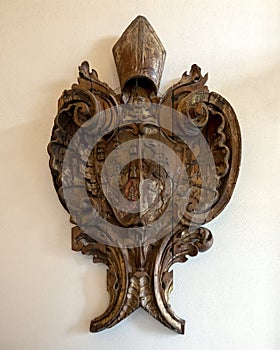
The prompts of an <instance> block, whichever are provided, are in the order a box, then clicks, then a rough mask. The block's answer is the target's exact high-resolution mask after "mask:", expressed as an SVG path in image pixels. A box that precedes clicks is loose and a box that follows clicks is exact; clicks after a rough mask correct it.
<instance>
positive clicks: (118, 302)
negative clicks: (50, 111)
mask: <svg viewBox="0 0 280 350" xmlns="http://www.w3.org/2000/svg"><path fill="white" fill-rule="evenodd" d="M113 55H114V59H115V63H116V67H117V71H118V76H119V80H120V86H121V91H120V92H118V93H117V92H116V91H114V90H112V89H111V88H110V87H109V86H108V85H107V84H106V83H104V82H101V81H100V80H99V78H98V75H97V73H96V71H95V70H90V67H89V64H88V62H83V63H82V64H81V66H80V67H79V78H78V84H74V85H73V86H72V88H71V89H70V90H65V91H64V92H63V93H62V96H61V97H60V99H59V101H58V114H57V116H56V118H55V122H54V127H53V131H52V135H51V141H50V143H49V145H48V152H49V155H50V169H51V173H52V177H53V182H54V186H55V189H56V191H57V193H58V197H59V200H60V202H61V203H62V205H63V207H64V208H65V209H66V210H67V211H68V212H69V214H70V221H71V223H72V224H73V225H74V226H73V228H72V249H73V250H74V251H80V252H82V254H85V255H89V256H92V258H93V262H95V263H99V262H100V263H104V264H106V265H107V268H108V270H107V289H108V293H109V295H110V302H109V306H108V308H107V309H106V311H105V312H104V313H103V314H102V315H101V316H99V317H97V318H95V319H93V320H92V321H91V325H90V331H91V332H98V331H101V330H103V329H105V328H110V327H112V326H114V325H116V324H117V323H119V322H120V321H121V320H123V319H124V318H126V317H127V316H129V315H130V314H131V313H132V312H133V311H134V310H136V309H137V308H139V307H141V308H143V309H144V310H146V311H147V312H148V313H149V314H150V315H151V316H153V317H154V318H156V319H157V320H158V321H160V322H161V323H162V324H163V325H165V326H166V327H168V328H170V329H171V330H173V331H175V332H177V333H181V334H182V333H184V325H185V321H184V320H182V319H181V318H179V317H178V316H176V314H175V313H174V311H173V310H172V308H171V305H170V303H169V295H170V293H171V291H172V284H173V271H172V270H171V266H172V265H173V264H174V263H176V262H185V261H187V259H188V258H189V257H193V256H195V255H197V254H198V253H199V252H204V251H206V250H208V249H209V248H210V247H211V245H212V243H213V236H212V234H211V232H210V231H209V229H207V228H206V227H205V224H206V223H207V222H209V221H211V220H212V219H214V218H215V217H216V216H217V215H218V214H219V213H220V212H221V211H222V210H223V209H224V207H225V206H226V204H227V203H228V202H229V200H230V198H231V195H232V192H233V189H234V186H235V183H236V180H237V176H238V171H239V165H240V157H241V136H240V129H239V125H238V121H237V118H236V115H235V112H234V110H233V108H232V107H231V105H230V104H229V103H228V102H227V101H226V100H225V99H224V98H223V97H222V96H220V95H219V94H217V93H215V92H209V90H208V88H207V86H206V85H205V84H206V81H207V78H208V76H207V74H206V75H202V74H201V69H200V68H199V67H198V66H197V65H195V64H194V65H192V67H191V69H190V71H189V72H185V73H184V74H183V75H182V78H181V79H180V80H179V81H178V82H177V83H176V84H174V85H173V86H171V87H170V88H169V89H168V90H167V91H166V92H165V93H164V94H163V95H160V94H159V93H158V88H159V84H160V80H161V75H162V72H163V68H164V63H165V56H166V52H165V49H164V47H163V45H162V44H161V42H160V40H159V38H158V36H157V34H156V33H155V31H154V30H153V28H152V27H151V25H150V24H149V22H148V21H147V20H146V18H144V17H142V16H138V17H137V18H136V19H135V20H134V21H133V22H132V23H131V24H130V25H129V27H128V28H127V29H126V30H125V32H124V33H123V34H122V36H121V37H120V39H119V40H118V42H117V43H116V44H115V46H114V47H113Z"/></svg>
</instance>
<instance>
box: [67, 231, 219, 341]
mask: <svg viewBox="0 0 280 350" xmlns="http://www.w3.org/2000/svg"><path fill="white" fill-rule="evenodd" d="M212 244H213V236H212V234H211V232H210V231H209V230H207V229H206V228H203V227H199V228H196V229H195V230H192V231H191V232H190V231H189V229H188V227H183V226H181V225H179V226H177V228H176V229H175V230H174V232H173V233H172V234H170V235H167V236H165V237H164V238H163V239H161V240H159V241H157V242H156V243H155V244H150V245H146V246H141V247H135V248H119V247H113V246H108V245H105V244H102V243H100V242H97V241H95V240H94V239H92V238H90V237H89V236H88V235H87V234H85V233H83V232H82V231H81V230H80V228H79V227H77V226H76V227H74V228H73V229H72V249H73V250H75V251H81V252H82V254H85V255H92V256H93V262H95V263H99V262H102V263H104V264H105V265H107V267H108V271H107V289H108V292H109V295H110V303H109V306H108V308H107V309H106V311H105V312H104V313H103V314H102V315H101V316H99V317H97V318H95V319H94V320H92V321H91V325H90V331H91V332H99V331H101V330H103V329H105V328H110V327H113V326H114V325H116V324H117V323H119V322H120V321H122V320H123V319H125V318H126V317H127V316H129V315H130V314H131V313H132V312H133V311H134V310H136V309H138V308H139V307H141V308H143V309H144V310H145V311H147V312H148V313H149V314H150V315H151V316H153V317H154V318H155V319H157V320H158V321H160V322H161V323H162V324H163V325H164V326H166V327H168V328H170V329H171V330H173V331H175V332H177V333H179V334H183V333H184V325H185V321H184V320H182V319H181V318H179V317H178V316H176V315H175V313H174V311H173V310H172V308H171V306H170V304H169V296H170V293H171V291H172V286H173V271H169V270H170V267H171V266H172V265H173V264H174V263H176V262H185V261H187V260H188V257H192V256H196V255H197V254H198V253H199V252H204V251H206V250H208V249H209V248H210V247H211V246H212Z"/></svg>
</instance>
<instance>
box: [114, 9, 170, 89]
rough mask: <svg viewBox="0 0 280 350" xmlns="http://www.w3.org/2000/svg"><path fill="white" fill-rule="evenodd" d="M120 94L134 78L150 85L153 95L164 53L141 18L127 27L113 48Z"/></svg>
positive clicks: (147, 23)
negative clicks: (148, 82)
mask: <svg viewBox="0 0 280 350" xmlns="http://www.w3.org/2000/svg"><path fill="white" fill-rule="evenodd" d="M113 55H114V59H115V63H116V66H117V71H118V75H119V79H120V84H121V89H122V91H123V90H124V89H125V86H126V85H127V83H128V82H131V81H133V80H135V79H136V78H138V80H139V81H140V84H141V79H144V80H145V81H147V80H148V81H150V82H151V83H152V84H151V85H152V89H153V90H154V91H155V92H157V90H158V87H159V84H160V80H161V75H162V72H163V67H164V62H165V56H166V52H165V49H164V47H163V45H162V43H161V42H160V40H159V38H158V36H157V34H156V32H155V31H154V29H153V28H152V26H151V25H150V23H149V22H148V21H147V19H146V18H145V17H143V16H138V17H136V18H135V19H134V21H132V22H131V23H130V25H129V26H128V27H127V29H126V30H125V31H124V33H123V34H122V36H121V37H120V39H119V40H118V41H117V43H116V44H115V46H114V47H113Z"/></svg>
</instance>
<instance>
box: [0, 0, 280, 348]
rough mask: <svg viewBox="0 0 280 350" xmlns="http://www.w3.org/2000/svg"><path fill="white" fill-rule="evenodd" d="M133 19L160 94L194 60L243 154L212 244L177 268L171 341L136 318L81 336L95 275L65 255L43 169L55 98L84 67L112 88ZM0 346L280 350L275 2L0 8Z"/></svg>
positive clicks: (100, 295)
mask: <svg viewBox="0 0 280 350" xmlns="http://www.w3.org/2000/svg"><path fill="white" fill-rule="evenodd" d="M138 14H142V15H145V16H146V17H147V18H148V20H149V21H150V23H151V24H152V25H153V27H154V28H155V30H156V31H157V33H158V35H159V37H160V38H161V40H162V42H163V44H164V46H165V48H166V50H167V54H168V56H167V61H166V68H165V72H164V75H163V79H162V85H161V91H164V90H165V89H166V88H167V87H168V86H169V85H170V84H171V83H173V82H175V80H177V79H179V78H180V76H181V74H182V73H183V72H184V71H185V70H186V69H188V70H189V68H190V66H191V64H192V63H197V64H199V65H200V66H201V67H202V70H203V72H204V73H205V72H207V71H208V72H209V83H208V86H209V88H210V89H211V90H215V91H217V92H219V93H221V94H222V95H223V96H225V97H226V98H227V99H228V100H229V101H230V102H231V103H232V105H233V106H234V108H235V110H236V113H237V115H238V117H239V121H240V125H241V129H242V135H243V158H242V167H241V173H240V177H239V180H238V183H237V187H236V190H235V193H234V196H233V198H232V200H231V202H230V204H229V205H228V207H227V208H226V210H225V211H224V212H223V213H222V214H221V215H220V216H219V218H218V219H216V220H215V221H213V222H212V223H211V224H209V225H208V227H209V228H210V229H211V230H212V232H213V234H214V236H215V245H214V247H213V248H212V249H211V250H210V251H209V252H207V253H205V254H202V255H200V256H199V257H197V258H194V259H193V260H191V261H190V262H189V263H187V264H184V265H176V266H175V286H174V292H173V294H172V300H171V301H172V305H173V307H174V309H175V310H176V311H177V313H178V314H179V315H180V316H181V317H183V318H185V319H186V320H187V328H186V335H184V336H179V335H176V334H173V333H172V332H170V331H169V330H168V329H166V328H164V327H163V326H161V325H160V324H159V323H158V322H157V321H155V320H153V319H152V318H151V317H150V316H149V315H148V314H146V313H145V312H144V311H137V312H135V313H134V314H133V315H131V316H130V317H129V318H128V319H127V320H125V321H124V322H122V323H121V324H119V325H118V326H117V327H115V328H113V329H111V330H108V331H104V332H102V333H99V334H90V333H89V332H88V326H89V322H90V320H91V318H93V317H94V316H97V315H99V314H100V313H101V312H102V311H103V310H104V309H105V307H106V303H107V297H106V296H104V293H105V288H106V286H105V267H104V266H101V265H93V264H92V263H91V259H90V258H88V257H84V256H82V255H81V254H79V253H75V252H73V251H71V233H70V227H71V226H70V224H69V222H68V215H67V214H66V212H65V211H64V210H63V208H62V207H61V205H60V203H59V202H58V199H57V196H56V193H55V191H54V189H53V185H52V181H51V177H50V172H49V169H48V155H47V153H46V145H47V143H48V141H49V137H50V131H51V127H52V124H53V119H54V116H55V114H56V107H57V106H56V101H57V99H58V98H59V96H60V94H61V92H62V90H63V89H65V88H69V87H70V86H71V84H72V83H74V82H75V81H76V76H77V67H78V65H79V64H80V63H81V62H82V61H83V60H85V59H87V60H89V61H90V63H91V65H92V66H93V67H94V68H95V69H97V71H98V72H99V76H100V78H101V79H102V80H104V81H106V82H108V83H109V84H110V85H111V86H112V87H113V88H116V87H118V80H117V75H116V71H115V67H114V63H113V57H112V54H111V48H112V46H113V44H114V43H115V42H116V40H117V38H118V37H119V36H120V34H121V33H122V32H123V30H124V29H125V28H126V27H127V25H128V24H129V23H130V22H131V21H132V20H133V19H134V18H135V17H136V16H137V15H138ZM0 15H1V18H0V37H1V39H0V42H1V51H0V52H1V53H0V69H1V75H0V84H1V94H0V102H1V103H0V116H1V123H0V127H1V136H0V152H1V158H0V159H1V181H0V188H1V192H0V193H1V201H0V225H1V226H0V227H1V233H0V281H1V286H0V315H1V321H0V349H1V350H2V349H3V350H10V349H13V350H14V349H19V350H25V349H28V350H29V349H30V350H61V349H67V350H74V349H75V350H86V349H98V350H102V349H146V348H149V349H170V348H171V349H185V348H186V349H188V350H248V349H254V350H276V349H279V343H280V335H279V334H280V333H279V330H280V320H279V318H280V302H279V295H280V281H279V272H280V230H279V229H280V219H279V194H280V191H279V183H278V178H279V175H278V174H279V173H280V167H279V139H280V116H279V114H280V112H279V111H280V93H279V88H278V85H279V80H280V60H279V58H280V3H279V0H266V1H263V0H247V1H243V0H231V1H229V0H228V1H225V0H216V1H206V0H201V1H194V0H185V1H184V0H173V1H159V0H149V1H146V0H143V1H136V0H130V1H128V0H125V1H124V0H120V1H115V2H114V1H108V0H103V1H101V0H96V1H90V0H68V1H66V0H64V1H62V0H60V1H53V0H41V1H39V0H38V1H35V0H25V1H24V0H22V1H20V0H0Z"/></svg>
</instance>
